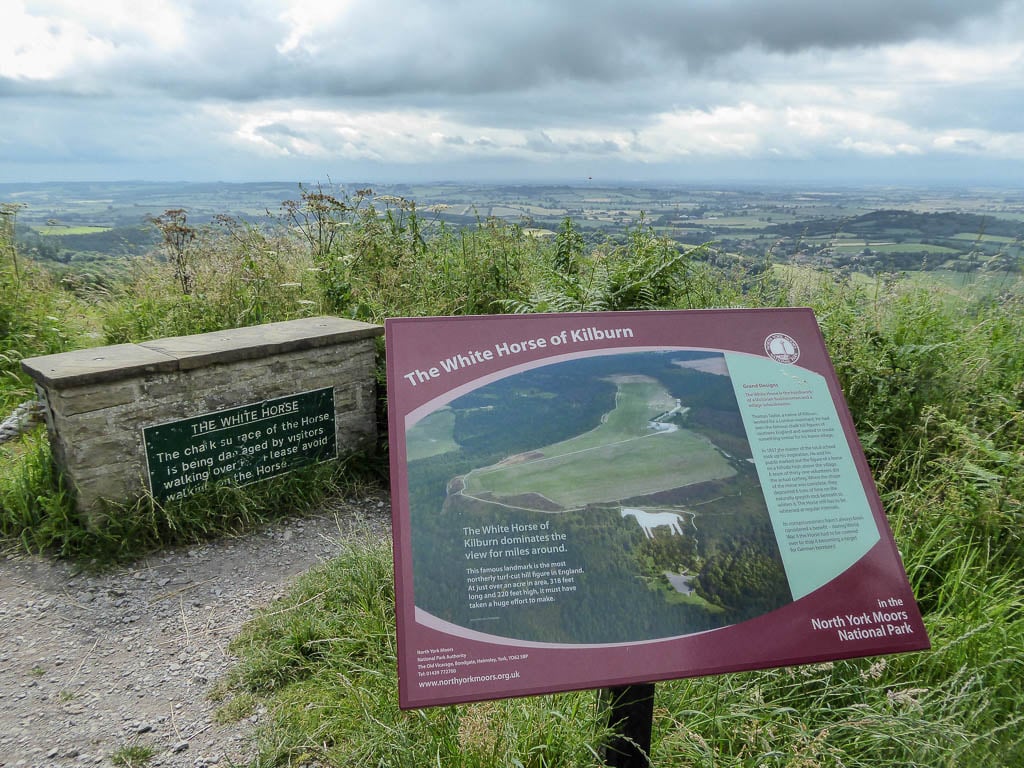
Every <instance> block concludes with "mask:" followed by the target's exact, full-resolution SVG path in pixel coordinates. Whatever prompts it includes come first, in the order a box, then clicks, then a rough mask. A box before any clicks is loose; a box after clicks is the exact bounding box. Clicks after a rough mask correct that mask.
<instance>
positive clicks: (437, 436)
mask: <svg viewBox="0 0 1024 768" xmlns="http://www.w3.org/2000/svg"><path fill="white" fill-rule="evenodd" d="M454 427H455V412H454V411H452V409H451V408H442V409H441V410H439V411H434V412H433V413H431V414H430V415H429V416H427V417H426V418H423V419H421V420H420V421H418V422H416V424H414V425H413V426H412V428H411V429H410V430H409V431H408V432H407V433H406V437H405V454H406V460H407V461H418V460H419V459H426V458H428V457H430V456H438V455H440V454H442V453H448V452H449V451H457V450H458V449H459V445H458V443H456V442H455V440H454V438H453V437H452V430H453V429H454Z"/></svg>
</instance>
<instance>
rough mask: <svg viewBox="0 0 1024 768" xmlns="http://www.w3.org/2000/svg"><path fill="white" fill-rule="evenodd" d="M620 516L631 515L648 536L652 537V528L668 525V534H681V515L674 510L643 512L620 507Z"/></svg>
mask: <svg viewBox="0 0 1024 768" xmlns="http://www.w3.org/2000/svg"><path fill="white" fill-rule="evenodd" d="M620 509H621V513H620V514H621V515H622V517H627V516H630V515H632V516H633V519H634V520H636V521H637V523H639V524H640V528H641V529H642V530H643V532H644V535H645V536H646V537H647V538H649V539H653V538H654V529H655V528H662V527H665V526H668V531H669V534H670V535H675V534H677V533H678V534H679V535H680V536H682V535H683V526H682V525H681V523H682V522H683V517H682V515H678V514H676V513H675V512H645V511H644V510H642V509H633V508H632V507H620Z"/></svg>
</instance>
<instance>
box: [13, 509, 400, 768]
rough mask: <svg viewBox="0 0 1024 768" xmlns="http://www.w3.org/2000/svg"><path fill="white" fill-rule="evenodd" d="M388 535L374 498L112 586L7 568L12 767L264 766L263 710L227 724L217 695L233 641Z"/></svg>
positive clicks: (60, 572) (180, 557)
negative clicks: (331, 564)
mask: <svg viewBox="0 0 1024 768" xmlns="http://www.w3.org/2000/svg"><path fill="white" fill-rule="evenodd" d="M389 525H390V509H389V507H388V504H387V502H386V501H384V500H382V498H363V499H357V500H347V501H339V502H337V503H335V504H334V505H332V508H330V509H327V510H325V511H324V512H322V513H321V514H319V515H317V516H313V517H305V518H297V519H290V520H286V521H283V522H280V523H278V524H276V525H274V526H272V527H269V528H267V529H265V530H261V531H258V532H255V533H252V534H248V535H245V536H241V537H238V538H231V539H222V540H218V541H214V542H210V543H207V544H203V545H198V546H193V547H189V548H186V549H181V550H174V551H168V552H163V553H159V554H156V555H153V556H150V557H149V558H147V559H146V560H144V561H140V562H138V563H135V564H134V565H132V566H130V567H126V568H122V569H119V570H117V571H113V572H110V573H104V574H99V575H97V574H88V573H78V572H76V570H75V568H74V567H73V566H72V565H69V564H67V563H62V562H53V561H51V560H47V559H44V558H34V557H33V558H29V557H20V556H8V557H6V558H3V559H0V766H26V767H28V766H46V767H47V768H51V767H52V768H61V767H63V766H95V765H100V766H109V765H114V763H113V762H112V760H111V756H112V755H114V754H115V753H116V752H117V751H118V750H120V749H123V748H125V747H127V746H133V745H137V746H142V747H149V748H152V749H153V750H155V754H154V756H153V757H152V758H151V759H150V760H149V762H148V763H147V766H174V767H177V766H190V768H198V767H201V766H214V765H219V766H229V765H232V764H237V763H239V762H244V761H246V760H247V759H251V757H252V755H251V754H250V752H251V748H252V744H251V738H250V737H251V734H252V730H253V727H254V726H255V724H256V723H258V721H259V713H257V714H255V715H253V716H252V717H251V718H249V719H247V720H244V721H242V722H241V723H233V724H231V725H228V726H220V725H217V724H216V723H214V721H213V714H214V711H215V710H216V706H217V705H216V704H214V703H212V702H210V701H209V700H208V698H207V696H208V694H209V693H210V691H211V689H212V687H213V685H214V684H215V682H216V681H217V680H218V678H220V677H221V676H222V675H223V674H224V673H225V672H226V671H227V670H228V669H229V668H230V666H231V664H232V661H233V659H232V657H231V655H230V654H229V653H228V650H227V645H228V643H229V642H230V640H231V639H232V638H233V637H234V636H235V635H236V633H237V632H238V629H239V628H240V627H241V626H242V624H244V623H245V621H246V620H247V619H248V618H249V617H250V616H251V615H252V612H253V610H254V609H256V608H258V607H260V606H265V605H267V604H268V603H270V602H271V601H272V600H273V599H275V598H277V597H280V596H282V595H283V594H284V593H285V591H286V590H287V587H288V584H289V582H290V581H291V580H292V579H293V578H294V577H295V576H296V575H297V574H300V573H303V572H305V571H306V570H308V569H309V568H310V567H311V566H312V565H315V564H316V563H318V562H320V561H323V560H325V559H328V558H330V557H331V556H333V555H334V554H336V553H337V552H338V550H339V549H340V547H341V543H342V542H343V541H344V540H345V539H346V538H349V537H352V536H359V535H367V534H369V535H373V536H388V535H389Z"/></svg>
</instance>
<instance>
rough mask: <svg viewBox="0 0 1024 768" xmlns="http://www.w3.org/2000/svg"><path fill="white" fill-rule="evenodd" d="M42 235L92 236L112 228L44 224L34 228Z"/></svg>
mask: <svg viewBox="0 0 1024 768" xmlns="http://www.w3.org/2000/svg"><path fill="white" fill-rule="evenodd" d="M34 229H35V231H36V232H37V233H38V234H40V235H44V236H46V235H91V234H93V233H95V232H109V231H110V230H111V229H112V227H105V226H98V225H97V226H90V225H87V224H80V225H75V224H67V225H64V224H44V225H41V226H36V227H34Z"/></svg>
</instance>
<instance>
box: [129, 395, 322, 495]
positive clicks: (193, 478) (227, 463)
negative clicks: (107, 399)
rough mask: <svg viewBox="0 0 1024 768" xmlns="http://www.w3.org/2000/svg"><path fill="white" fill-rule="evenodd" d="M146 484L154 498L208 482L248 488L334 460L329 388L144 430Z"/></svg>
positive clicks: (188, 490)
mask: <svg viewBox="0 0 1024 768" xmlns="http://www.w3.org/2000/svg"><path fill="white" fill-rule="evenodd" d="M142 432H143V437H144V439H145V441H146V463H147V465H148V469H149V485H150V490H151V491H152V493H153V496H154V498H156V499H158V500H160V501H173V500H176V499H183V498H185V497H186V496H188V495H190V494H192V493H194V492H195V491H197V490H199V489H200V488H202V487H203V486H205V485H207V484H208V483H217V482H230V483H234V484H235V485H248V484H249V483H255V482H257V481H259V480H265V479H267V478H269V477H275V476H277V475H281V474H284V473H286V472H289V471H290V470H293V469H295V468H297V467H300V466H304V465H306V464H312V463H315V462H318V461H324V460H326V459H330V458H334V457H335V456H336V455H337V442H336V439H335V432H334V388H333V387H325V388H324V389H316V390H313V391H311V392H302V393H299V394H296V395H286V396H285V397H278V398H274V399H273V400H263V401H262V402H259V403H251V404H249V405H241V406H239V407H237V408H229V409H227V410H223V411H215V412H213V413H206V414H203V415H201V416H194V417H192V418H188V419H181V420H179V421H170V422H166V423H164V424H157V425H154V426H152V427H145V428H143V430H142Z"/></svg>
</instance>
